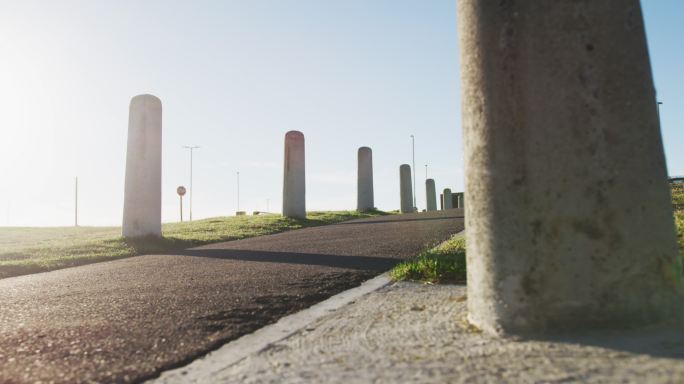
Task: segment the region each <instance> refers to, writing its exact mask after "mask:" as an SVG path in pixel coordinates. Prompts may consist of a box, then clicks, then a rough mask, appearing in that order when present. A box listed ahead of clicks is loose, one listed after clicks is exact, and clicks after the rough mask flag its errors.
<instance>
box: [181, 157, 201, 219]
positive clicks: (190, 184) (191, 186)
mask: <svg viewBox="0 0 684 384" xmlns="http://www.w3.org/2000/svg"><path fill="white" fill-rule="evenodd" d="M183 148H185V149H189V150H190V221H192V151H193V150H195V149H197V148H199V146H198V145H190V146H189V145H184V146H183Z"/></svg>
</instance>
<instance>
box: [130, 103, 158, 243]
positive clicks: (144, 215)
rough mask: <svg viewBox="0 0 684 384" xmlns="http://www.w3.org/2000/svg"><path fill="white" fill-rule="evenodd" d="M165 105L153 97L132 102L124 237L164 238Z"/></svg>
mask: <svg viewBox="0 0 684 384" xmlns="http://www.w3.org/2000/svg"><path fill="white" fill-rule="evenodd" d="M161 164H162V104H161V101H160V100H159V99H158V98H157V97H155V96H152V95H138V96H136V97H134V98H133V99H132V100H131V104H130V108H129V113H128V145H127V147H126V182H125V187H124V212H123V226H122V235H123V236H124V237H128V238H133V237H142V236H156V237H160V236H161V166H162V165H161Z"/></svg>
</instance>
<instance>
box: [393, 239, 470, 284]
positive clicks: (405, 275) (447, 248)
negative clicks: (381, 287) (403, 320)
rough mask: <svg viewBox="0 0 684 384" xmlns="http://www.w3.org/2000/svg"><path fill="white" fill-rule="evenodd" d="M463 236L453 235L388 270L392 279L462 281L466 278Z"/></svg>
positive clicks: (435, 281) (440, 281)
mask: <svg viewBox="0 0 684 384" xmlns="http://www.w3.org/2000/svg"><path fill="white" fill-rule="evenodd" d="M465 252H466V250H465V237H464V236H463V235H462V234H457V235H454V236H453V237H452V238H451V239H449V240H447V241H445V242H443V243H442V244H440V245H438V246H436V247H435V248H432V249H430V250H428V251H425V252H423V253H421V254H420V255H419V256H418V257H416V258H415V259H412V260H407V261H404V262H402V263H401V264H399V265H397V266H396V267H394V268H393V269H392V270H391V271H390V277H391V278H392V279H393V280H396V281H401V280H408V281H418V282H424V283H440V284H449V283H464V282H465V280H466V258H465V257H466V253H465Z"/></svg>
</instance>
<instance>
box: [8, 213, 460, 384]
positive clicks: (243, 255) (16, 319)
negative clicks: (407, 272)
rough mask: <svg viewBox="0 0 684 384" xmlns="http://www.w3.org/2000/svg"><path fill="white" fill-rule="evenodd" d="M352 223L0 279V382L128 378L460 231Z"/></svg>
mask: <svg viewBox="0 0 684 384" xmlns="http://www.w3.org/2000/svg"><path fill="white" fill-rule="evenodd" d="M462 215H463V212H462V210H460V209H454V210H450V211H446V212H431V213H421V214H410V215H397V216H384V217H376V218H372V219H363V220H354V221H350V222H346V223H341V224H335V225H329V226H324V227H315V228H307V229H302V230H297V231H290V232H285V233H281V234H277V235H271V236H263V237H257V238H252V239H246V240H240V241H232V242H225V243H218V244H212V245H208V246H204V247H199V248H193V249H190V250H186V251H183V252H179V253H176V254H172V255H145V256H137V257H131V258H128V259H123V260H117V261H111V262H105V263H98V264H91V265H85V266H81V267H75V268H68V269H63V270H59V271H53V272H47V273H40V274H35V275H28V276H20V277H13V278H8V279H3V280H0V382H2V383H25V382H26V383H28V382H30V383H34V382H58V383H80V382H138V381H142V380H145V379H148V378H152V377H155V376H157V375H158V374H159V373H160V372H161V371H163V370H166V369H170V368H174V367H178V366H181V365H184V364H186V363H188V362H189V361H191V360H193V359H195V358H197V357H199V356H201V355H203V354H205V353H207V352H209V351H210V350H212V349H215V348H217V347H219V346H220V345H222V344H224V343H225V342H228V341H230V340H233V339H236V338H238V337H240V336H242V335H244V334H247V333H250V332H252V331H254V330H256V329H258V328H261V327H263V326H264V325H267V324H270V323H273V322H275V321H276V320H278V319H279V318H280V317H282V316H285V315H288V314H290V313H293V312H296V311H298V310H301V309H304V308H306V307H308V306H311V305H313V304H314V303H316V302H319V301H321V300H324V299H326V298H328V297H329V296H332V295H334V294H336V293H339V292H341V291H343V290H346V289H349V288H351V287H354V286H357V285H359V284H360V283H361V282H363V281H364V280H367V279H369V278H371V277H373V276H375V275H377V274H378V273H380V272H383V271H386V270H388V269H389V268H391V267H392V266H393V265H395V264H396V263H397V262H398V261H399V260H401V259H406V258H408V257H411V256H414V255H416V254H418V253H419V252H420V251H422V250H424V249H426V248H428V247H430V246H433V245H435V244H437V243H439V242H441V241H443V240H445V239H447V238H448V237H449V236H450V235H451V234H454V233H456V232H458V231H460V230H462V229H463V218H462Z"/></svg>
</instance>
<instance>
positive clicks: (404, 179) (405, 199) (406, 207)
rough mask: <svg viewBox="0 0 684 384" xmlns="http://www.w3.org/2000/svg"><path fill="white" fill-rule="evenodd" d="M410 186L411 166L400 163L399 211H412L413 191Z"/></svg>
mask: <svg viewBox="0 0 684 384" xmlns="http://www.w3.org/2000/svg"><path fill="white" fill-rule="evenodd" d="M412 188H413V187H412V186H411V166H410V165H408V164H402V165H401V166H400V167H399V192H400V196H401V213H410V212H413V191H412Z"/></svg>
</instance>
